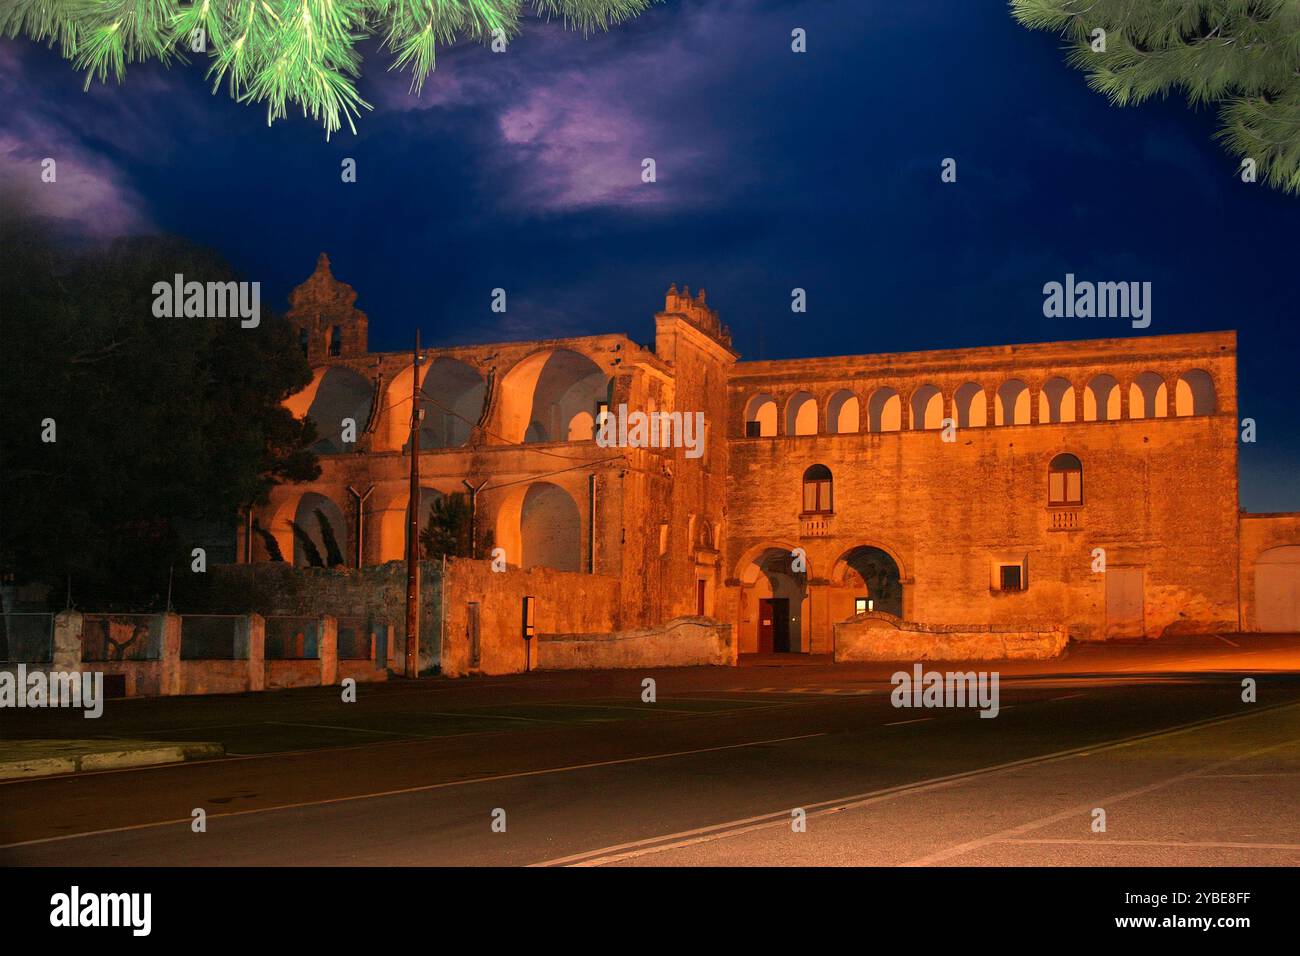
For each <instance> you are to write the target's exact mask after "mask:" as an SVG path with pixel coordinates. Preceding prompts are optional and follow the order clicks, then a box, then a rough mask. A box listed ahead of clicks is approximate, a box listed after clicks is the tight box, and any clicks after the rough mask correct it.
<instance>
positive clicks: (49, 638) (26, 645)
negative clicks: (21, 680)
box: [0, 611, 54, 664]
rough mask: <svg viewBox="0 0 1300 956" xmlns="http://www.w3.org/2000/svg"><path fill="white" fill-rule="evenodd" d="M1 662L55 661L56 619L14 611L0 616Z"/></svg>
mask: <svg viewBox="0 0 1300 956" xmlns="http://www.w3.org/2000/svg"><path fill="white" fill-rule="evenodd" d="M0 661H3V662H5V663H13V664H49V663H52V662H53V661H54V615H53V614H45V613H42V612H26V611H11V612H8V613H6V614H0Z"/></svg>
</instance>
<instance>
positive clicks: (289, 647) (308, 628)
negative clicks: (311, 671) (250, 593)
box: [265, 615, 321, 661]
mask: <svg viewBox="0 0 1300 956" xmlns="http://www.w3.org/2000/svg"><path fill="white" fill-rule="evenodd" d="M320 634H321V622H320V618H316V617H301V616H292V615H284V616H272V617H268V618H267V619H266V645H265V648H266V650H265V654H266V659H267V660H268V661H304V660H306V661H311V660H320Z"/></svg>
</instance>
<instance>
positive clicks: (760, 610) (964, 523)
mask: <svg viewBox="0 0 1300 956" xmlns="http://www.w3.org/2000/svg"><path fill="white" fill-rule="evenodd" d="M355 299H356V294H355V293H354V292H353V290H352V289H351V288H350V287H349V286H347V285H345V284H343V283H341V282H339V281H338V280H337V279H335V278H334V277H333V275H332V274H331V273H330V267H329V262H328V260H327V259H326V258H325V257H324V256H322V257H321V260H320V262H319V263H318V266H317V270H316V272H315V273H314V274H313V275H312V277H311V278H310V279H309V280H308V281H307V282H306V283H304V284H303V285H302V286H300V287H299V289H298V290H296V291H295V293H294V295H293V299H292V305H293V307H292V309H291V311H290V312H289V313H288V318H289V321H291V322H292V323H294V325H295V327H296V328H297V329H298V330H299V333H300V335H301V340H300V341H301V342H302V344H303V347H304V349H305V350H306V353H307V355H308V357H309V359H310V360H311V362H312V365H313V367H314V369H315V378H314V380H313V382H312V384H311V385H310V386H309V387H308V388H306V389H305V390H303V391H302V392H300V393H299V394H297V395H295V396H293V397H292V398H290V399H289V400H288V402H287V405H288V407H290V408H291V409H292V410H293V411H294V412H295V413H297V414H302V415H308V416H310V417H311V418H312V419H314V420H315V421H316V423H317V426H318V429H319V431H320V434H321V442H320V444H319V445H318V447H317V450H318V452H320V453H321V464H322V474H321V477H320V479H319V480H318V481H316V482H313V483H311V484H309V485H292V486H283V487H280V488H277V489H276V490H275V492H274V493H273V495H272V498H271V500H270V502H269V503H268V504H267V505H266V506H265V507H264V508H262V509H260V511H259V512H258V514H257V515H256V518H257V522H258V526H259V527H260V528H262V529H265V531H266V532H268V533H269V534H270V535H271V536H273V537H274V539H275V541H276V543H277V547H278V549H279V551H280V552H281V554H282V555H283V557H284V558H285V560H286V561H293V562H295V563H297V564H299V565H302V564H305V563H307V561H308V555H307V554H305V553H304V547H303V544H302V543H301V542H300V541H295V535H294V532H293V530H292V527H291V525H290V522H291V521H294V520H296V521H297V522H298V524H299V525H300V527H302V528H304V529H306V531H307V533H309V534H311V535H314V536H315V537H316V545H317V550H318V551H321V552H322V553H324V551H325V549H326V546H327V542H325V541H324V540H322V539H321V537H320V535H319V530H318V526H319V521H313V520H312V519H313V518H314V517H315V512H316V511H317V510H318V509H319V511H320V512H321V514H322V515H323V516H324V517H325V519H326V520H327V521H329V522H330V524H331V526H332V528H333V529H334V532H335V535H334V536H335V538H336V539H337V542H338V546H339V548H340V549H341V551H342V552H343V557H344V560H345V562H346V563H347V564H348V565H350V566H355V565H356V564H357V563H358V562H360V563H362V564H367V565H369V564H379V563H384V562H388V561H396V560H401V559H403V558H404V557H405V554H406V509H407V504H408V488H409V469H410V456H409V435H410V419H411V401H412V386H413V362H412V355H411V353H410V352H392V353H372V352H369V351H368V349H367V340H366V317H365V315H364V313H362V312H359V311H358V310H357V309H356V308H355V305H354V303H355ZM420 381H421V388H422V392H423V397H422V411H423V419H422V422H421V430H420V436H421V437H420V447H421V452H420V474H421V485H422V487H423V489H424V491H423V493H422V495H421V502H420V508H421V515H420V524H421V526H423V525H424V523H425V518H426V517H427V514H428V510H429V508H430V507H431V506H432V502H433V501H434V500H435V499H436V498H437V497H438V496H440V495H446V494H448V493H451V492H463V491H465V485H464V482H466V481H468V482H470V483H472V484H473V485H474V486H475V487H478V486H482V490H481V491H480V492H479V493H478V495H477V499H476V501H477V527H478V530H479V542H480V553H479V555H478V557H479V558H481V559H484V560H487V559H488V558H489V557H490V549H489V545H490V546H491V547H494V548H500V549H502V552H499V553H503V556H504V559H505V561H506V562H507V563H508V564H509V565H510V566H512V567H522V568H527V567H532V566H544V567H548V568H553V569H557V570H559V571H564V572H571V573H574V574H578V575H587V576H588V578H587V579H585V583H586V584H587V585H589V587H590V588H595V589H602V590H603V591H607V592H610V591H612V592H617V601H616V602H615V608H616V611H615V613H614V614H613V618H614V619H613V621H612V626H613V627H614V628H615V629H631V628H638V627H646V626H651V625H657V624H662V623H664V622H667V621H669V620H671V619H673V618H676V617H680V616H686V615H696V614H703V615H704V616H708V617H715V618H717V619H720V620H722V621H725V622H728V623H730V624H732V625H733V626H734V628H735V633H736V636H737V639H738V641H739V647H740V650H741V651H742V652H750V651H756V650H776V651H779V650H790V651H805V652H814V653H829V652H830V650H831V640H832V625H833V624H834V623H835V622H837V621H841V620H844V619H845V618H847V617H849V616H851V615H853V614H854V613H856V612H857V611H860V610H866V609H871V610H884V611H890V612H892V613H895V614H898V615H900V616H901V617H903V618H904V619H907V620H914V621H918V622H921V623H924V624H928V625H981V626H994V627H1004V628H1005V627H1018V626H1021V625H1035V624H1049V625H1050V624H1064V625H1065V626H1066V627H1067V628H1068V631H1069V634H1070V636H1071V637H1072V638H1074V639H1076V640H1099V639H1105V638H1107V637H1143V636H1145V637H1158V636H1160V635H1162V634H1166V633H1171V632H1176V631H1180V630H1206V631H1212V630H1243V629H1251V628H1252V627H1253V626H1255V622H1254V621H1253V620H1252V619H1251V614H1252V613H1253V612H1252V610H1251V609H1252V608H1253V606H1254V604H1255V602H1254V599H1253V598H1250V599H1247V598H1246V597H1243V595H1242V594H1241V589H1242V584H1243V580H1244V579H1248V580H1249V581H1251V582H1253V580H1254V574H1253V566H1254V562H1255V560H1256V558H1257V557H1258V556H1259V553H1260V552H1262V550H1263V549H1264V548H1265V547H1266V546H1267V547H1268V548H1272V549H1277V548H1279V547H1283V548H1285V547H1288V546H1294V545H1296V544H1298V543H1300V537H1297V536H1296V534H1295V532H1296V522H1295V520H1294V516H1273V517H1271V518H1266V519H1253V520H1255V523H1254V524H1252V525H1251V534H1250V535H1249V541H1250V542H1251V543H1249V544H1248V545H1247V546H1244V547H1243V545H1242V543H1241V527H1242V521H1241V520H1240V519H1239V513H1238V507H1237V500H1238V493H1237V442H1238V432H1239V424H1238V414H1237V381H1236V336H1235V333H1232V332H1215V333H1204V334H1188V335H1167V336H1145V335H1144V336H1135V337H1132V338H1125V339H1105V340H1094V341H1082V342H1062V343H1046V344H1034V345H1019V346H1001V347H994V348H971V349H952V350H942V351H931V352H909V353H899V354H892V355H862V356H838V357H832V358H813V359H790V360H777V361H763V362H740V361H738V356H737V355H736V353H735V352H733V351H732V349H731V339H730V334H729V332H728V331H727V329H726V328H725V327H724V326H722V325H721V323H720V322H719V320H718V316H717V313H716V312H715V311H714V310H713V309H712V308H710V307H709V305H707V304H706V301H705V295H704V293H703V292H702V291H701V292H699V293H698V294H696V295H692V294H691V293H690V291H689V289H683V290H681V291H678V290H677V289H676V287H673V288H672V289H670V290H669V292H668V294H667V296H666V300H665V304H664V308H663V310H662V311H660V312H658V313H656V315H655V340H654V345H653V348H649V347H645V346H642V345H639V344H638V343H636V342H635V341H633V340H632V339H630V338H628V337H627V336H625V335H621V334H609V335H597V336H586V337H581V338H570V339H555V340H545V341H532V342H510V343H498V344H492V345H478V346H465V347H455V348H436V349H428V350H426V351H425V357H424V359H423V360H422V362H421V364H420ZM624 404H625V405H626V406H627V408H628V409H629V410H632V411H643V412H647V413H649V412H654V411H660V412H665V411H677V412H683V413H694V412H703V413H704V421H705V423H706V441H705V450H704V454H703V455H702V456H700V457H698V458H693V457H689V456H688V455H687V454H686V449H683V448H680V447H676V448H650V447H602V445H601V444H600V443H598V442H597V441H595V433H596V429H597V423H598V420H599V419H600V416H601V415H602V414H603V412H604V410H605V409H611V410H612V409H618V408H619V406H620V405H624ZM353 431H354V432H355V434H352V432H353ZM1261 521H1262V522H1264V523H1263V524H1261V523H1260V522H1261ZM489 534H490V536H491V540H490V542H489V540H488V535H489ZM1288 536H1289V537H1288ZM252 539H253V540H252V546H251V548H249V553H250V555H251V558H252V560H254V561H262V560H267V559H268V557H269V556H270V552H269V551H268V548H267V546H266V545H265V544H264V543H263V539H262V538H261V537H259V535H256V534H254V535H253V536H252ZM1284 539H1285V540H1284ZM1254 542H1259V544H1258V545H1256V544H1255V543H1254ZM1298 550H1300V549H1298ZM1248 552H1249V553H1248ZM1276 557H1277V553H1276V552H1275V554H1274V558H1276ZM1282 563H1283V564H1285V563H1286V561H1282ZM1269 573H1270V574H1272V573H1273V572H1269ZM1284 576H1285V573H1284ZM574 581H575V582H578V583H577V584H575V587H577V586H580V585H581V584H582V583H584V582H583V580H582V579H578V578H575V579H574ZM462 598H463V599H464V600H469V601H472V600H476V598H475V597H474V596H472V595H457V596H448V598H447V601H448V602H449V603H454V602H456V601H458V600H461V599H462ZM1243 609H1244V614H1245V616H1244V617H1243ZM609 617H610V615H609V614H608V613H606V612H605V611H602V613H601V615H600V618H601V620H600V624H601V627H602V628H604V627H609V626H610V625H611V621H610V620H609V619H608V618H609ZM590 630H592V631H595V630H597V628H596V627H592V628H590ZM646 663H653V662H649V661H648V662H646Z"/></svg>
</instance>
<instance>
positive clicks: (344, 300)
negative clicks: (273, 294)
mask: <svg viewBox="0 0 1300 956" xmlns="http://www.w3.org/2000/svg"><path fill="white" fill-rule="evenodd" d="M356 301H357V293H356V290H355V289H353V288H352V286H350V285H348V284H347V283H346V282H340V281H339V280H338V279H336V278H334V275H333V273H331V272H330V260H329V256H327V255H325V253H323V252H322V253H321V254H320V257H319V258H318V259H317V260H316V271H315V272H313V273H312V274H311V275H310V276H308V278H307V281H306V282H304V283H303V284H302V285H300V286H298V287H297V288H296V289H294V290H293V292H291V293H289V311H288V312H287V313H286V314H285V318H286V319H287V320H288V321H289V324H290V325H292V326H293V327H294V329H295V330H296V331H297V333H298V342H299V344H300V345H301V346H302V349H303V351H304V352H305V353H306V354H307V359H308V361H310V362H311V363H312V364H313V365H315V364H316V363H317V362H323V361H328V360H329V359H331V358H354V357H356V356H359V355H364V354H366V350H367V326H368V324H369V320H368V319H367V318H366V314H365V313H364V312H362V311H361V310H360V309H358V308H357V307H356Z"/></svg>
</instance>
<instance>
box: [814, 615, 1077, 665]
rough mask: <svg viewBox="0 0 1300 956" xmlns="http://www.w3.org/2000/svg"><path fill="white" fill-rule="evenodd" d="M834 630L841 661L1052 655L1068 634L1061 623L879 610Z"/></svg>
mask: <svg viewBox="0 0 1300 956" xmlns="http://www.w3.org/2000/svg"><path fill="white" fill-rule="evenodd" d="M834 630H835V660H837V661H986V660H1047V659H1050V658H1053V657H1059V656H1060V655H1061V652H1062V651H1064V650H1065V645H1066V643H1067V641H1068V640H1069V637H1068V635H1067V634H1066V628H1065V627H1064V626H1063V625H1061V624H1043V623H1040V624H1037V625H1033V626H1030V625H1024V626H1021V627H1015V628H1009V629H1008V628H998V627H989V626H984V627H979V626H974V625H926V624H915V623H912V622H909V621H902V620H899V619H898V618H896V617H893V616H892V615H888V614H882V613H879V612H874V613H868V614H861V615H858V616H856V617H852V618H850V619H848V620H847V621H839V622H837V623H836V624H835V626H834Z"/></svg>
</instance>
